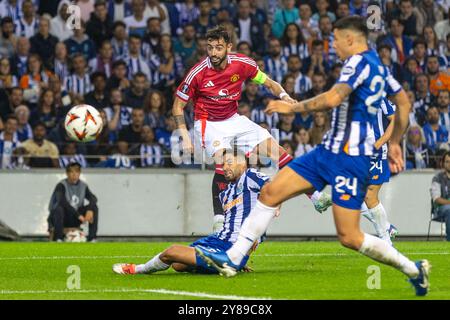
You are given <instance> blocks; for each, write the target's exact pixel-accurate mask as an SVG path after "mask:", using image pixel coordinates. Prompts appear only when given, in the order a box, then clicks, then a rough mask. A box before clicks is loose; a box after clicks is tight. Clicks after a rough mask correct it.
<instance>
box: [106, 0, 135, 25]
mask: <svg viewBox="0 0 450 320" xmlns="http://www.w3.org/2000/svg"><path fill="white" fill-rule="evenodd" d="M131 14H132V11H131V3H130V2H129V1H125V0H113V1H108V16H109V17H110V18H111V19H112V21H115V22H119V21H122V20H123V19H124V18H125V17H127V16H129V15H131Z"/></svg>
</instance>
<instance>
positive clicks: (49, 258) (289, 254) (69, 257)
mask: <svg viewBox="0 0 450 320" xmlns="http://www.w3.org/2000/svg"><path fill="white" fill-rule="evenodd" d="M403 254H406V255H450V252H404V253H403ZM353 255H354V254H349V253H286V254H253V255H252V256H255V257H341V256H344V257H345V256H353ZM140 258H148V259H149V258H151V254H149V255H148V256H23V257H0V261H2V260H71V259H85V260H86V259H140Z"/></svg>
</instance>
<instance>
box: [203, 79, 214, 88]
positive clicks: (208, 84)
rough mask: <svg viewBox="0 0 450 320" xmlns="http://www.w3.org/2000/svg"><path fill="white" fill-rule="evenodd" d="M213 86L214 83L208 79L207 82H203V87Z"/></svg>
mask: <svg viewBox="0 0 450 320" xmlns="http://www.w3.org/2000/svg"><path fill="white" fill-rule="evenodd" d="M210 87H214V83H213V82H212V81H211V80H210V81H208V83H207V84H205V88H210Z"/></svg>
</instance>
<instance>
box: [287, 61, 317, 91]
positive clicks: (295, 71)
mask: <svg viewBox="0 0 450 320" xmlns="http://www.w3.org/2000/svg"><path fill="white" fill-rule="evenodd" d="M287 66H288V72H289V74H290V75H291V76H292V77H294V95H300V94H303V93H305V92H306V91H308V90H309V89H311V79H310V78H309V77H307V76H305V75H304V74H302V72H301V69H302V60H301V59H300V57H299V56H298V55H296V54H291V55H289V56H288V59H287Z"/></svg>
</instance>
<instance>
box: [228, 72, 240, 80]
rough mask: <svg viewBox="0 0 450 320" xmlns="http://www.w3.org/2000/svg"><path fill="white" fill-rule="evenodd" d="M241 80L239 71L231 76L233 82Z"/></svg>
mask: <svg viewBox="0 0 450 320" xmlns="http://www.w3.org/2000/svg"><path fill="white" fill-rule="evenodd" d="M238 80H239V75H238V74H237V73H235V74H233V75H232V76H231V78H230V81H231V82H236V81H238Z"/></svg>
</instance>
